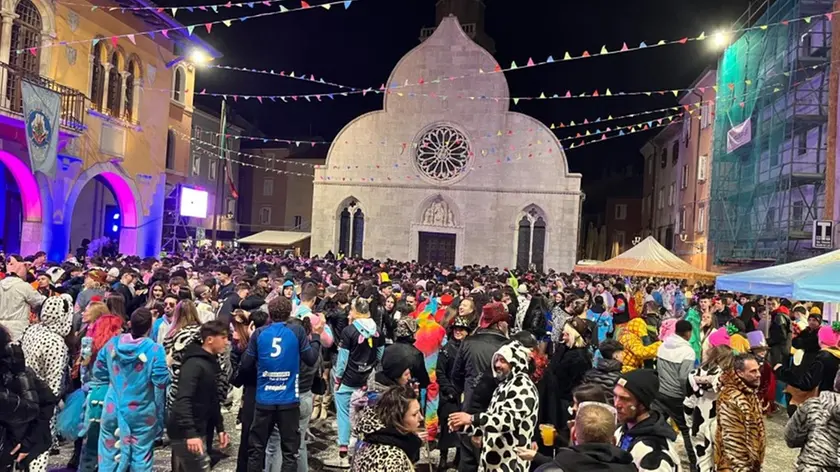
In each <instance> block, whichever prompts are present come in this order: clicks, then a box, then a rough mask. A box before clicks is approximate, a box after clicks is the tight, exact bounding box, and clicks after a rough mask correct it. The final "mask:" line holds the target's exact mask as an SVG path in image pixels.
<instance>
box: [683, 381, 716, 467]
mask: <svg viewBox="0 0 840 472" xmlns="http://www.w3.org/2000/svg"><path fill="white" fill-rule="evenodd" d="M720 374H721V370H720V368H719V367H717V366H711V367H709V368H708V369H705V368H698V369H696V370H694V371H692V372H691V374H689V375H688V380H687V383H688V385H687V390H686V391H687V392H688V395H687V396H686V398H685V400H684V401H683V407H684V410H685V419H686V424H687V425H688V427H689V428H690V429H691V443H692V444H693V445H694V454H695V455H696V456H697V470H698V472H711V471H713V470H714V469H715V459H714V451H713V448H714V440H715V431H716V430H717V417H716V412H717V398H718V393H719V392H720V388H721V385H720Z"/></svg>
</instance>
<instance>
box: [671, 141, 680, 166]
mask: <svg viewBox="0 0 840 472" xmlns="http://www.w3.org/2000/svg"><path fill="white" fill-rule="evenodd" d="M679 158H680V141H679V140H676V141H674V144H672V145H671V165H676V163H677V160H679Z"/></svg>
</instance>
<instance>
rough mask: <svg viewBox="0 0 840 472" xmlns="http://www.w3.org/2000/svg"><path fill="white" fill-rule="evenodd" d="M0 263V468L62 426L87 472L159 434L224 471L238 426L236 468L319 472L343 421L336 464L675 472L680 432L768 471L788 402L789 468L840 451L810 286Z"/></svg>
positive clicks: (31, 455) (701, 446)
mask: <svg viewBox="0 0 840 472" xmlns="http://www.w3.org/2000/svg"><path fill="white" fill-rule="evenodd" d="M0 277H2V280H0V328H2V329H0V381H2V386H1V387H0V405H2V406H0V411H2V412H3V415H0V471H6V470H29V471H31V472H44V471H45V470H46V467H47V463H48V461H49V457H50V455H51V454H53V453H54V452H55V451H56V450H57V448H58V447H59V444H61V443H62V442H67V443H70V444H72V445H73V448H74V454H73V458H72V459H71V462H70V464H67V466H68V467H69V468H71V469H76V470H80V471H83V472H90V471H94V470H97V469H98V470H100V471H116V470H131V471H137V472H140V471H151V470H152V464H153V458H154V454H155V450H156V449H157V448H159V447H162V446H163V447H170V448H171V452H172V470H173V471H183V472H192V471H207V470H210V468H211V466H212V464H214V462H215V461H217V460H218V459H219V457H221V456H220V454H221V453H222V452H223V451H224V450H226V449H228V448H229V444H230V442H231V441H230V435H229V434H230V431H231V429H233V430H234V431H236V434H238V435H239V437H240V440H239V450H238V451H236V452H231V454H235V455H236V469H237V471H247V472H257V471H263V470H267V471H280V472H292V471H301V472H305V471H308V470H309V465H308V455H307V443H306V438H307V434H308V432H309V429H310V426H311V425H312V424H313V423H315V422H317V423H319V424H321V425H328V426H329V425H330V422H332V421H334V424H335V430H336V431H337V435H336V437H337V439H336V443H337V448H338V453H337V454H336V455H335V459H334V461H332V462H330V463H327V464H326V465H327V466H328V467H331V468H335V469H339V470H340V469H352V470H353V471H365V472H380V471H381V472H386V471H387V472H391V471H411V470H414V469H415V466H416V465H417V464H418V463H420V462H421V456H425V457H426V458H427V459H426V460H431V455H430V453H429V451H432V450H437V451H439V461H438V463H437V464H434V465H436V466H437V469H438V470H447V469H450V468H451V469H457V470H459V471H464V472H468V471H512V472H514V471H515V472H524V471H528V470H538V471H569V470H602V471H614V472H623V471H628V472H629V471H636V470H640V471H677V470H682V469H683V465H682V461H681V457H680V456H681V455H680V454H679V453H678V447H682V448H684V449H685V457H686V458H687V463H688V466H687V467H688V469H689V470H691V471H703V472H707V471H715V470H717V471H738V472H740V471H745V472H747V471H759V470H761V466H762V463H763V461H764V452H765V447H766V439H765V428H764V418H765V415H768V414H771V413H773V412H774V411H775V409H776V408H777V405H778V404H779V403H782V404H785V405H786V406H787V414H788V415H790V420H789V422H788V424H787V427H786V430H785V440H786V442H787V444H788V445H789V446H790V447H795V448H801V452H800V454H799V457H798V459H797V462H796V470H799V471H811V470H838V468H840V460H839V459H838V454H837V453H836V452H837V450H838V446H840V396H838V395H840V394H838V393H836V392H837V391H838V388H840V382H835V377H837V372H838V365H840V323H838V322H835V323H831V324H828V323H825V322H824V321H823V319H822V315H821V305H820V304H817V303H810V302H805V301H794V300H785V299H781V300H780V299H774V298H765V297H756V296H750V295H749V294H730V293H719V292H716V291H715V290H714V288H713V287H710V286H705V285H702V284H699V283H694V284H688V283H687V282H686V281H673V280H664V279H655V278H629V277H620V276H587V275H584V274H576V273H572V274H565V273H556V272H549V273H537V272H534V271H515V270H507V269H497V268H490V267H480V266H468V267H461V268H454V267H442V266H439V265H435V266H433V265H421V264H417V263H414V262H411V263H409V262H396V261H390V260H389V261H372V260H353V259H347V258H343V257H335V256H334V255H332V254H327V255H326V256H325V257H323V258H300V257H290V256H285V255H284V256H281V255H278V254H276V253H271V252H265V251H256V250H250V251H249V250H242V249H227V250H210V249H207V248H204V249H195V250H194V251H193V252H191V253H190V254H189V255H180V256H177V257H176V256H173V257H161V258H159V259H154V258H149V259H142V260H141V259H139V258H137V257H130V256H128V257H125V256H119V255H113V254H109V255H108V256H107V257H106V256H96V257H90V258H85V257H84V254H78V255H77V257H70V258H68V259H67V260H66V261H63V262H61V263H53V262H48V261H47V260H46V256H45V254H44V253H38V254H35V255H32V256H28V257H25V258H24V257H21V256H19V255H4V256H3V257H2V260H0ZM835 383H837V385H835ZM782 387H784V392H785V393H784V395H785V397H784V399H783V401H781V402H779V401H777V400H779V399H777V395H776V392H777V390H781V388H782ZM225 413H231V414H234V413H235V417H236V420H235V423H234V424H226V421H225ZM333 417H334V420H333ZM229 418H230V417H229ZM229 422H230V421H229ZM678 434H679V436H680V438H681V441H678V440H677V438H678ZM680 443H681V444H680ZM424 451H425V454H421V453H422V452H424ZM827 452H830V453H827Z"/></svg>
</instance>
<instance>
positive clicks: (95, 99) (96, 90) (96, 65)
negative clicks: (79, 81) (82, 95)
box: [90, 41, 105, 110]
mask: <svg viewBox="0 0 840 472" xmlns="http://www.w3.org/2000/svg"><path fill="white" fill-rule="evenodd" d="M104 54H105V43H104V41H100V42H98V43H96V46H94V47H93V62H92V63H91V64H90V101H91V103H92V105H93V108H94V109H97V110H101V109H102V96H103V93H104V90H105V66H103V65H102V56H103V55H104Z"/></svg>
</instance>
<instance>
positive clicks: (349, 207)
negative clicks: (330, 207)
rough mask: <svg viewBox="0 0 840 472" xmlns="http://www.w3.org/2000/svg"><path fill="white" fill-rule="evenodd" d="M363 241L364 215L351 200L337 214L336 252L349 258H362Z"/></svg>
mask: <svg viewBox="0 0 840 472" xmlns="http://www.w3.org/2000/svg"><path fill="white" fill-rule="evenodd" d="M364 239H365V213H364V212H363V211H362V209H361V208H360V207H359V205H358V203H356V201H355V200H351V201H350V202H349V203H347V204H346V205H345V206H344V208H342V209H341V213H340V214H339V223H338V251H339V252H340V253H341V254H345V255H348V256H350V257H356V258H358V257H362V252H363V249H364Z"/></svg>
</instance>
